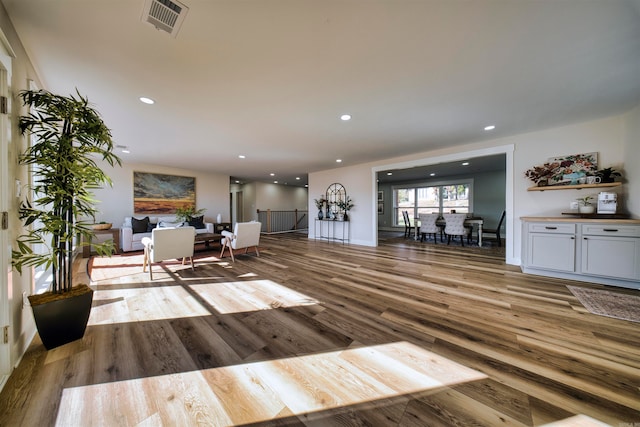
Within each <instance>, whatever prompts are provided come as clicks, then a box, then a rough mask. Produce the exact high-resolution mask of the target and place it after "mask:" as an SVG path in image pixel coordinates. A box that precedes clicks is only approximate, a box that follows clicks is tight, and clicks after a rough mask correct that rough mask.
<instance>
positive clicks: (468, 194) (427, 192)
mask: <svg viewBox="0 0 640 427" xmlns="http://www.w3.org/2000/svg"><path fill="white" fill-rule="evenodd" d="M472 201H473V180H472V179H466V180H460V181H452V182H438V183H429V184H415V185H404V186H397V187H393V218H394V219H393V222H394V225H405V224H404V219H403V217H402V211H408V212H409V218H417V216H418V215H419V214H421V213H423V214H431V213H438V214H440V215H442V214H443V213H449V212H453V211H455V212H457V213H471V212H472V211H473V202H472ZM412 223H413V221H412Z"/></svg>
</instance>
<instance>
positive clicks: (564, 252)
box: [527, 223, 576, 272]
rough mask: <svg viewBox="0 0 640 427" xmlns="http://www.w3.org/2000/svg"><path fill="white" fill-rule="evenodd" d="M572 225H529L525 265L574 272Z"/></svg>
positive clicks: (573, 226) (573, 227) (573, 229)
mask: <svg viewBox="0 0 640 427" xmlns="http://www.w3.org/2000/svg"><path fill="white" fill-rule="evenodd" d="M575 229H576V227H575V225H574V224H554V223H549V224H536V223H533V224H529V239H528V245H527V265H529V266H531V267H535V268H544V269H548V270H557V271H569V272H573V271H575V259H576V256H575V253H576V249H575V246H576V236H575Z"/></svg>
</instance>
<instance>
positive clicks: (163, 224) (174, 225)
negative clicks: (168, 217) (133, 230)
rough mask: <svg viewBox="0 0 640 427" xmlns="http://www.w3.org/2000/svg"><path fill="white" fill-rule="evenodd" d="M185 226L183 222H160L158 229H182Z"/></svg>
mask: <svg viewBox="0 0 640 427" xmlns="http://www.w3.org/2000/svg"><path fill="white" fill-rule="evenodd" d="M183 225H184V223H183V222H169V221H160V222H159V223H158V228H178V227H182V226H183Z"/></svg>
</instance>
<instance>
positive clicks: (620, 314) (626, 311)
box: [567, 286, 640, 322]
mask: <svg viewBox="0 0 640 427" xmlns="http://www.w3.org/2000/svg"><path fill="white" fill-rule="evenodd" d="M567 288H569V290H570V291H571V293H572V294H573V295H574V296H575V297H576V298H578V301H580V302H581V303H582V305H584V307H585V308H586V309H587V310H589V312H590V313H593V314H598V315H600V316H607V317H613V318H615V319H622V320H629V321H631V322H640V296H636V295H629V294H625V293H618V292H610V291H604V290H600V289H588V288H581V287H578V286H567Z"/></svg>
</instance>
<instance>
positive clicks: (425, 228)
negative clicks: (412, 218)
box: [418, 214, 440, 243]
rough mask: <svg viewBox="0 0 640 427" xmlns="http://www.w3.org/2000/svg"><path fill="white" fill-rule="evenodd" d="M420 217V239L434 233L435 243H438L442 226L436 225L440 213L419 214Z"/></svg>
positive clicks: (422, 239)
mask: <svg viewBox="0 0 640 427" xmlns="http://www.w3.org/2000/svg"><path fill="white" fill-rule="evenodd" d="M418 217H419V218H420V231H419V233H420V241H421V242H422V241H424V239H425V238H426V237H427V235H429V234H433V241H434V243H438V233H439V232H440V227H438V226H437V225H436V221H437V220H438V214H418Z"/></svg>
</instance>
